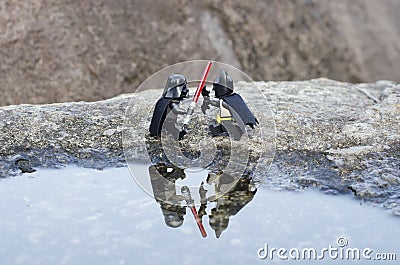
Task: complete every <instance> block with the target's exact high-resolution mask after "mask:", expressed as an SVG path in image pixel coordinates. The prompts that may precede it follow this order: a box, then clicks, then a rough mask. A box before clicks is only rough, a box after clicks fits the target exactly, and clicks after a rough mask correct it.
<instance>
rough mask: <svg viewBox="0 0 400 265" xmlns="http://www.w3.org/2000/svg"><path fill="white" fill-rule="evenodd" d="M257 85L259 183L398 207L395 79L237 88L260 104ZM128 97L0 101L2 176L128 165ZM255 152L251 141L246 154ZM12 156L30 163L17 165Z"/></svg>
mask: <svg viewBox="0 0 400 265" xmlns="http://www.w3.org/2000/svg"><path fill="white" fill-rule="evenodd" d="M254 85H256V86H257V87H258V88H259V89H260V90H261V91H262V92H263V93H264V96H265V97H266V99H267V101H268V104H269V105H270V107H271V109H272V112H273V113H274V121H275V125H276V154H275V159H274V162H273V164H272V166H271V168H270V170H269V171H268V173H266V174H264V173H262V174H263V176H258V177H260V178H263V177H265V175H266V180H265V184H264V185H267V186H269V187H272V188H276V189H293V190H299V189H304V188H307V187H315V188H318V189H321V190H322V191H324V192H326V193H330V194H337V193H353V194H354V195H355V196H356V197H357V198H360V199H362V200H365V201H370V202H373V203H378V204H381V205H382V206H383V207H385V208H388V209H392V210H393V213H398V212H399V210H398V209H399V206H398V205H400V185H399V182H400V134H399V132H400V85H399V84H396V83H394V82H388V81H381V82H377V83H371V84H349V83H342V82H336V81H332V80H329V79H324V78H322V79H315V80H310V81H298V82H256V83H255V84H250V83H239V84H238V85H237V87H238V89H240V93H241V95H242V96H243V97H244V98H246V99H247V100H248V101H249V102H250V103H253V104H252V107H253V108H257V110H258V111H262V110H263V108H265V101H261V100H259V101H254V102H252V100H249V99H252V97H254V95H253V94H252V91H254V90H253V89H254V87H253V86H254ZM158 97H159V91H153V90H147V91H144V92H141V94H139V95H138V97H137V98H136V99H137V100H136V101H135V102H136V104H138V106H140V109H143V111H145V110H148V109H149V108H151V107H152V106H151V105H149V102H151V100H154V99H156V98H158ZM131 99H132V96H131V95H121V96H119V97H116V98H112V99H109V100H105V101H100V102H95V103H86V102H74V103H61V104H51V105H19V106H8V107H2V108H0V121H1V122H0V141H1V143H2V145H1V146H0V160H1V163H0V176H2V177H7V176H13V175H16V174H19V173H21V172H24V171H27V169H29V168H32V169H33V168H38V167H60V166H63V165H66V164H71V163H73V164H77V165H80V166H84V167H93V168H99V169H101V168H105V167H109V166H124V165H126V164H125V159H124V153H123V148H122V140H121V138H122V132H123V123H124V113H125V109H126V108H127V106H128V105H129V104H130V101H131ZM149 99H150V100H149ZM132 126H138V128H139V126H140V124H136V125H132ZM131 137H132V141H133V143H134V142H135V141H137V140H138V139H136V138H137V136H135V134H132V136H131ZM135 137H136V138H135ZM191 137H195V136H191ZM189 142H190V141H189ZM184 144H185V143H184ZM186 144H187V143H186ZM256 150H257V146H251V151H252V152H256ZM136 151H137V152H138V153H137V154H133V155H136V156H138V157H139V156H143V152H147V150H142V151H143V152H141V151H140V150H139V151H138V150H136ZM15 156H20V157H21V158H23V164H24V165H25V164H26V165H29V167H27V166H25V167H22V166H21V163H22V161H21V162H19V163H15V161H16V160H15ZM254 157H257V155H254Z"/></svg>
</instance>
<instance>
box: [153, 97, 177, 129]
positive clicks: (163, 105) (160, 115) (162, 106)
mask: <svg viewBox="0 0 400 265" xmlns="http://www.w3.org/2000/svg"><path fill="white" fill-rule="evenodd" d="M171 101H172V98H164V97H163V98H160V99H159V100H158V101H157V103H156V107H155V108H154V112H153V117H152V118H151V123H150V128H149V130H150V134H151V136H160V134H161V128H162V125H163V123H164V120H165V117H166V116H167V110H168V106H169V104H170V103H171Z"/></svg>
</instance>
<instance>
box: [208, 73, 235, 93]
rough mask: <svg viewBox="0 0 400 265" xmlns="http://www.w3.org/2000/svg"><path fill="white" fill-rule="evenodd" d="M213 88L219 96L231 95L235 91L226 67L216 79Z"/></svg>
mask: <svg viewBox="0 0 400 265" xmlns="http://www.w3.org/2000/svg"><path fill="white" fill-rule="evenodd" d="M213 87H214V88H213V89H214V91H215V96H216V97H217V98H220V97H223V96H226V95H229V94H231V93H232V92H233V80H232V78H231V77H230V76H229V75H228V72H227V71H226V70H225V69H222V70H221V73H220V74H219V76H218V77H217V78H216V79H215V80H214V83H213Z"/></svg>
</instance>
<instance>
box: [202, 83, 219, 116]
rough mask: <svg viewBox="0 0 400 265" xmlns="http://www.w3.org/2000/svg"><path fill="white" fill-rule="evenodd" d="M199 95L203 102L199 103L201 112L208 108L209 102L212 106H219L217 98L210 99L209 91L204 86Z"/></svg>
mask: <svg viewBox="0 0 400 265" xmlns="http://www.w3.org/2000/svg"><path fill="white" fill-rule="evenodd" d="M201 95H202V96H203V104H202V105H201V110H202V111H203V113H205V112H206V110H207V109H209V108H210V104H211V106H214V107H218V106H219V100H218V99H210V91H208V90H207V89H206V87H204V88H203V91H202V92H201Z"/></svg>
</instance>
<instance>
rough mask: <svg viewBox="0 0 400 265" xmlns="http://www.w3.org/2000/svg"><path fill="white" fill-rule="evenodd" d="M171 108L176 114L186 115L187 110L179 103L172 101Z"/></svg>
mask: <svg viewBox="0 0 400 265" xmlns="http://www.w3.org/2000/svg"><path fill="white" fill-rule="evenodd" d="M171 108H172V112H173V113H175V114H176V115H178V114H182V115H185V114H186V110H184V109H182V108H181V107H179V104H178V103H175V102H172V103H171Z"/></svg>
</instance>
